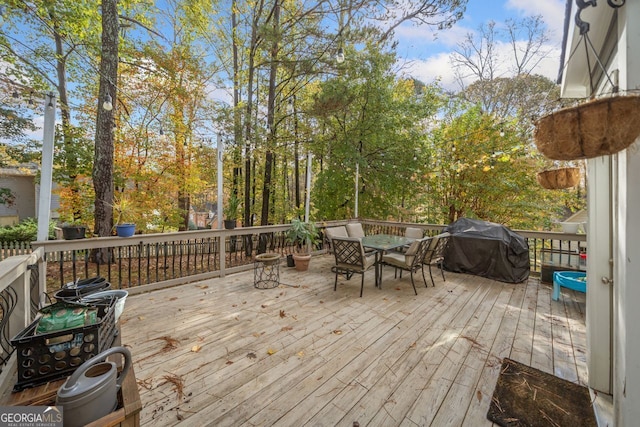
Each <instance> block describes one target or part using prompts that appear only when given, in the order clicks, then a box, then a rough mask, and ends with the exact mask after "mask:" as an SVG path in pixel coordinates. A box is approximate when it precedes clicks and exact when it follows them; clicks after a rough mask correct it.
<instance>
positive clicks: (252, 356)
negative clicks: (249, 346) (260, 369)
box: [247, 352, 258, 359]
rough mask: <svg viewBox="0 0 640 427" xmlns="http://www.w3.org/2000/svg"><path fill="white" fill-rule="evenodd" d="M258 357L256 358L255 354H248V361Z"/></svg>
mask: <svg viewBox="0 0 640 427" xmlns="http://www.w3.org/2000/svg"><path fill="white" fill-rule="evenodd" d="M256 357H258V356H256V354H255V353H253V352H251V353H247V359H255V358H256Z"/></svg>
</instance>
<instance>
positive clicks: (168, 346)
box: [156, 336, 180, 351]
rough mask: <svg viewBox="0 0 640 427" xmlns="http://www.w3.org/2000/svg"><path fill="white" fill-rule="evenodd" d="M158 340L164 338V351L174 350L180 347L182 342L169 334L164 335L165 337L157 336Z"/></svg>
mask: <svg viewBox="0 0 640 427" xmlns="http://www.w3.org/2000/svg"><path fill="white" fill-rule="evenodd" d="M156 340H164V342H165V343H164V347H162V350H164V351H169V350H173V349H176V348H178V345H179V344H180V341H178V340H177V339H175V338H171V337H168V336H164V337H160V338H156Z"/></svg>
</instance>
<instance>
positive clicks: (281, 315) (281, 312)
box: [280, 310, 287, 318]
mask: <svg viewBox="0 0 640 427" xmlns="http://www.w3.org/2000/svg"><path fill="white" fill-rule="evenodd" d="M280 317H281V318H282V317H287V313H285V312H284V310H280Z"/></svg>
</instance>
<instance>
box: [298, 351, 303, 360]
mask: <svg viewBox="0 0 640 427" xmlns="http://www.w3.org/2000/svg"><path fill="white" fill-rule="evenodd" d="M298 357H299V358H301V359H302V358H303V357H304V351H299V352H298Z"/></svg>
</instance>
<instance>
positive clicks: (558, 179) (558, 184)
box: [536, 168, 580, 190]
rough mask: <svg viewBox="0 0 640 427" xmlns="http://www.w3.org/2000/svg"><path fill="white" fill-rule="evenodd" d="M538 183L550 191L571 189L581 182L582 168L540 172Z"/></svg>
mask: <svg viewBox="0 0 640 427" xmlns="http://www.w3.org/2000/svg"><path fill="white" fill-rule="evenodd" d="M536 178H537V179H538V183H539V184H540V185H542V186H543V187H544V188H546V189H548V190H559V189H562V188H571V187H575V186H576V185H578V183H579V182H580V168H560V169H551V170H547V171H542V172H538V175H537V177H536Z"/></svg>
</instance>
